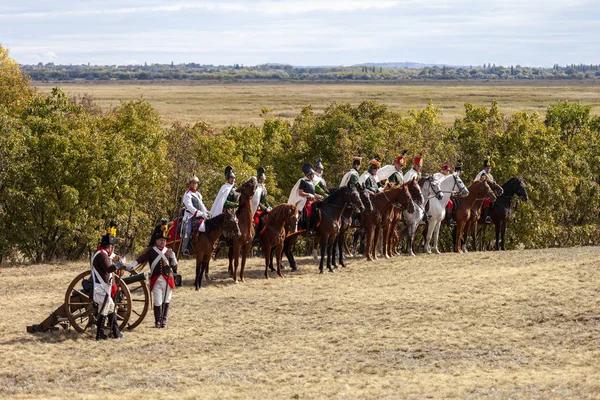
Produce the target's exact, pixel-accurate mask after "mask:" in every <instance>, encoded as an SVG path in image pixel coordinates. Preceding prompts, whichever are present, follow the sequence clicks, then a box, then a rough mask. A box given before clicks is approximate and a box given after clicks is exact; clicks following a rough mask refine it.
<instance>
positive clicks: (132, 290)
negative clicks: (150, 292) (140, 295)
mask: <svg viewBox="0 0 600 400" xmlns="http://www.w3.org/2000/svg"><path fill="white" fill-rule="evenodd" d="M140 290H142V287H141V286H138V287H135V288H133V289H132V288H130V289H129V291H130V292H131V293H132V294H133V293H135V292H139V291H140Z"/></svg>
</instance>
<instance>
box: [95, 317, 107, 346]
mask: <svg viewBox="0 0 600 400" xmlns="http://www.w3.org/2000/svg"><path fill="white" fill-rule="evenodd" d="M104 322H106V316H105V315H101V316H99V317H98V319H97V320H96V340H106V339H108V336H106V334H105V333H104Z"/></svg>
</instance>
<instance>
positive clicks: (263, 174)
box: [256, 167, 265, 179]
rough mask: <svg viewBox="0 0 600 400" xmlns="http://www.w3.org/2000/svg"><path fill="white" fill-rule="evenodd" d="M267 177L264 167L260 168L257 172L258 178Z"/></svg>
mask: <svg viewBox="0 0 600 400" xmlns="http://www.w3.org/2000/svg"><path fill="white" fill-rule="evenodd" d="M264 177H265V169H264V168H263V167H258V169H257V170H256V178H257V179H260V178H264Z"/></svg>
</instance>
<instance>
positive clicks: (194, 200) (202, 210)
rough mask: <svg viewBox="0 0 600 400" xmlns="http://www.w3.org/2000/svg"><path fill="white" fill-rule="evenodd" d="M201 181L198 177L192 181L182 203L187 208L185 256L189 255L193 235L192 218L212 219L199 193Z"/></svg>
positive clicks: (184, 215)
mask: <svg viewBox="0 0 600 400" xmlns="http://www.w3.org/2000/svg"><path fill="white" fill-rule="evenodd" d="M199 182H200V180H199V179H198V177H197V176H194V177H193V178H192V179H190V187H189V189H188V190H187V191H186V192H185V194H184V195H183V200H182V203H183V205H184V207H185V213H184V214H183V227H184V228H185V229H184V230H183V243H182V246H181V248H182V249H183V254H184V255H189V254H190V252H189V250H188V244H189V242H190V237H191V234H192V218H210V215H209V213H208V210H207V209H206V207H205V206H204V203H203V202H202V195H201V194H200V192H199V191H198V184H199Z"/></svg>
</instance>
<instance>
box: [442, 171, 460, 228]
mask: <svg viewBox="0 0 600 400" xmlns="http://www.w3.org/2000/svg"><path fill="white" fill-rule="evenodd" d="M462 172H463V170H462V162H461V161H460V160H458V161H457V162H456V164H455V165H454V175H456V176H457V177H459V178H460V176H461V175H462ZM459 206H460V196H458V195H457V194H456V193H452V194H451V195H450V199H449V200H448V204H446V225H448V226H456V220H455V218H454V213H455V212H456V210H457V209H458V207H459Z"/></svg>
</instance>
